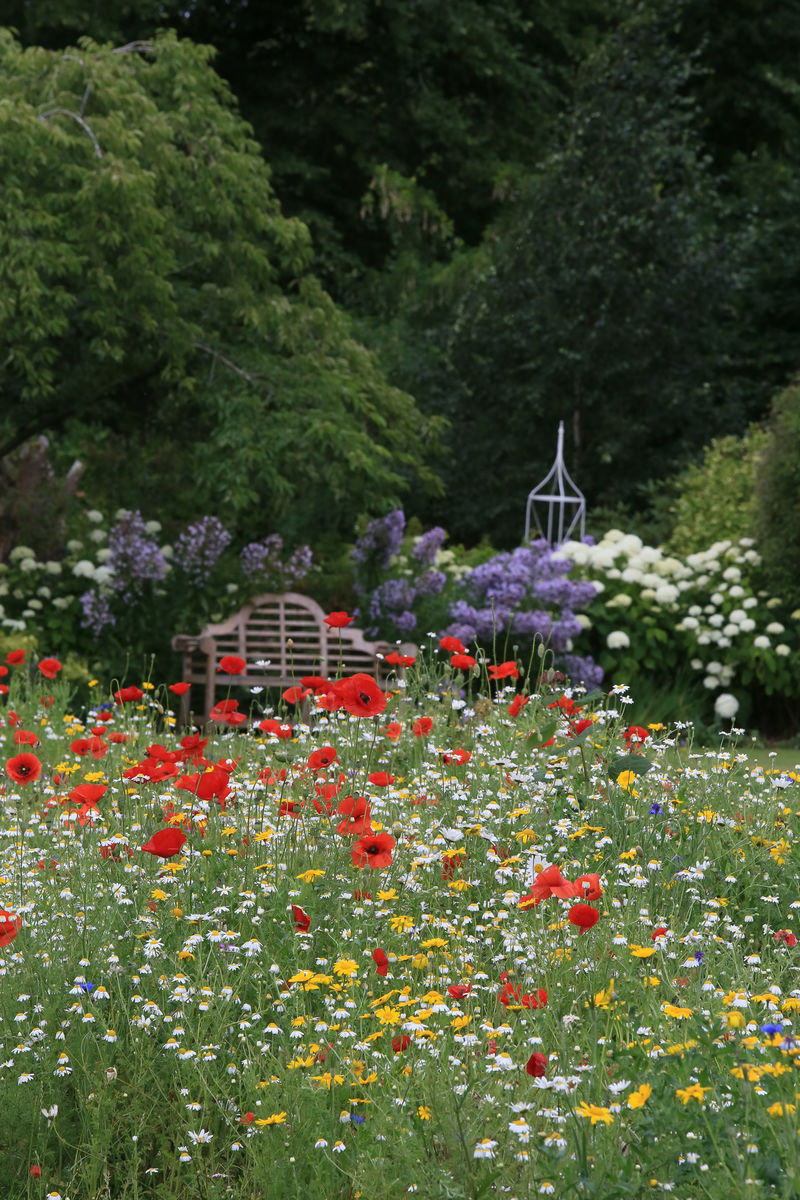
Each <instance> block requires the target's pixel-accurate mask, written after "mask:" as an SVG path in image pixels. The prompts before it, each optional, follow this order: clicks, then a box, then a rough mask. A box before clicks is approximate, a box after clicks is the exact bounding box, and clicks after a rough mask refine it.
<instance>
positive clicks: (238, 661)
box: [217, 654, 247, 675]
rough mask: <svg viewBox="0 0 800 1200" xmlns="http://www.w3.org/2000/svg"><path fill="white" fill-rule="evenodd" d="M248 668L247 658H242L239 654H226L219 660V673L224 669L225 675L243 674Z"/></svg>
mask: <svg viewBox="0 0 800 1200" xmlns="http://www.w3.org/2000/svg"><path fill="white" fill-rule="evenodd" d="M246 670H247V660H246V659H244V658H240V657H239V655H238V654H225V655H223V657H222V658H221V659H220V660H219V666H218V667H217V674H218V675H219V673H220V671H222V673H223V674H225V675H243V674H244V672H245V671H246Z"/></svg>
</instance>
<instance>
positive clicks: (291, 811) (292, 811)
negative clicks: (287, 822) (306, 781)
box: [278, 800, 303, 817]
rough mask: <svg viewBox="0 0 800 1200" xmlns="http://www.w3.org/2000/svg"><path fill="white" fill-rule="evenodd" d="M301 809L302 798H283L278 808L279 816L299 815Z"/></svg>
mask: <svg viewBox="0 0 800 1200" xmlns="http://www.w3.org/2000/svg"><path fill="white" fill-rule="evenodd" d="M302 811H303V801H302V800H283V801H282V802H281V804H280V806H279V808H278V816H279V817H300V815H301V814H302Z"/></svg>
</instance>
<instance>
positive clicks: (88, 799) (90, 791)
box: [69, 783, 108, 808]
mask: <svg viewBox="0 0 800 1200" xmlns="http://www.w3.org/2000/svg"><path fill="white" fill-rule="evenodd" d="M107 791H108V784H106V783H79V784H78V786H77V787H74V788H73V789H72V791H71V792H70V794H69V798H70V800H71V801H72V803H73V804H88V805H89V806H90V807H92V808H96V807H97V802H98V800H102V798H103V796H105V794H106V792H107Z"/></svg>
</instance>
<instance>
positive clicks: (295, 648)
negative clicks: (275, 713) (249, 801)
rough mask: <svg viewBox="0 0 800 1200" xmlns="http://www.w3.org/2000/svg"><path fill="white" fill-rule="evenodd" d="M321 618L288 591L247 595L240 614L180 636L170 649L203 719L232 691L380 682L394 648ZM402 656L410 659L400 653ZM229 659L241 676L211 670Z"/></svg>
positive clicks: (312, 604)
mask: <svg viewBox="0 0 800 1200" xmlns="http://www.w3.org/2000/svg"><path fill="white" fill-rule="evenodd" d="M325 616H326V613H324V612H323V610H322V609H321V608H320V606H319V605H318V604H317V603H316V601H315V600H312V599H311V598H310V597H309V596H301V595H299V594H298V593H295V592H285V593H283V594H281V595H262V596H254V597H253V599H252V600H250V601H248V603H247V604H245V605H244V606H243V607H242V608H241V609H240V610H239V612H237V613H235V614H234V616H232V617H229V618H228V620H227V621H221V622H219V624H216V625H207V626H206V628H205V629H204V630H203V632H202V633H199V634H198V635H197V636H196V637H191V636H189V635H187V634H183V633H179V634H177V635H176V636H175V637H174V638H173V639H172V648H173V650H177V651H178V652H179V653H180V654H182V655H183V672H182V675H181V678H182V680H183V681H184V683H191V684H199V685H201V686H203V687H204V688H205V697H204V703H205V708H204V712H205V714H206V716H207V715H208V713H209V712H210V711H211V709H212V707H213V706H214V703H215V694H216V692H217V690H227V689H228V688H231V687H256V686H259V687H289V686H290V685H292V684H297V683H299V682H300V680H301V678H302V677H303V676H304V675H321V676H322V677H323V678H325V679H329V678H331V677H332V676H341V675H352V674H355V672H357V671H363V672H364V673H365V674H369V675H373V676H375V678H377V680H378V682H383V681H384V680H385V678H386V676H387V675H388V674H389V671H390V670H391V668H390V667H388V666H387V665H386V663H385V661H384V656H385V655H386V654H391V653H392V651H393V650H397V649H398V647H397V646H394V645H390V643H389V642H368V641H367V640H366V639H365V637H364V634H363V633H362V632H361V630H359V629H355V628H353V626H348V627H347V628H346V629H330V628H329V627H328V626H327V625H326V624H325ZM401 653H405V654H408V653H415V648H413V647H402V648H401ZM226 654H236V655H238V656H239V657H240V658H243V659H245V661H246V663H247V668H246V671H245V672H244V673H243V674H242V675H226V674H224V673H223V672H221V671H218V670H217V667H218V666H219V663H220V659H222V658H223V657H224V656H225V655H226ZM190 696H191V690H190V691H188V692H187V693H186V695H185V696H183V697H182V700H181V718H182V721H183V723H184V724H186V723H188V717H189V709H190Z"/></svg>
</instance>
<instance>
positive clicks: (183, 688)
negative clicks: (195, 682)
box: [169, 683, 192, 696]
mask: <svg viewBox="0 0 800 1200" xmlns="http://www.w3.org/2000/svg"><path fill="white" fill-rule="evenodd" d="M191 686H192V685H191V684H190V683H171V684H170V685H169V690H170V691H171V692H173V693H174V694H175V695H176V696H185V695H186V693H187V692H188V691H189V689H190V687H191Z"/></svg>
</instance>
